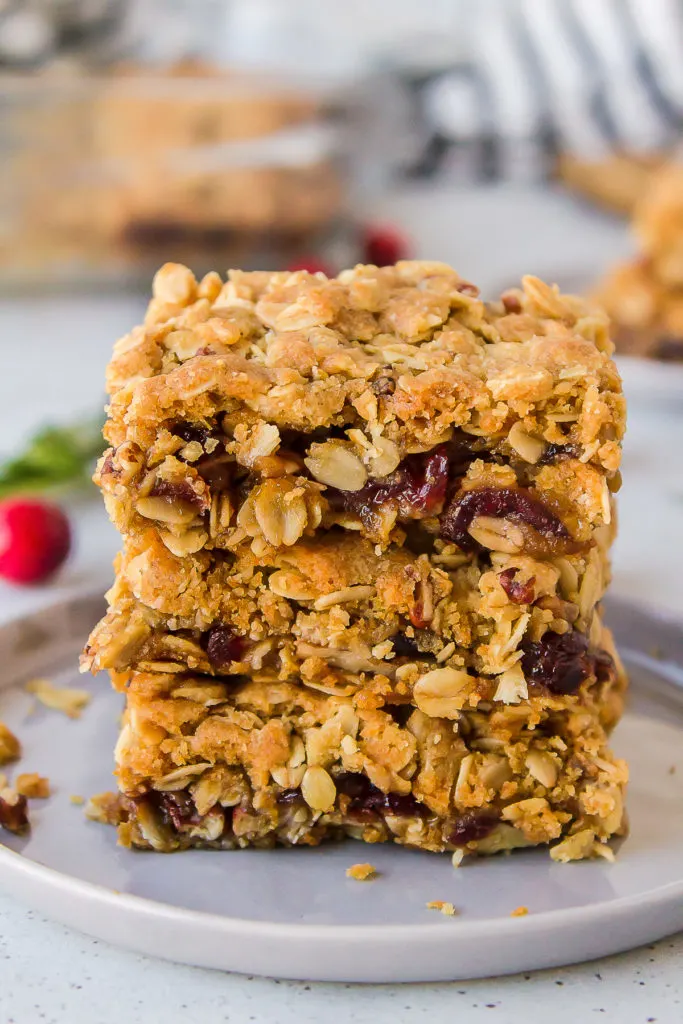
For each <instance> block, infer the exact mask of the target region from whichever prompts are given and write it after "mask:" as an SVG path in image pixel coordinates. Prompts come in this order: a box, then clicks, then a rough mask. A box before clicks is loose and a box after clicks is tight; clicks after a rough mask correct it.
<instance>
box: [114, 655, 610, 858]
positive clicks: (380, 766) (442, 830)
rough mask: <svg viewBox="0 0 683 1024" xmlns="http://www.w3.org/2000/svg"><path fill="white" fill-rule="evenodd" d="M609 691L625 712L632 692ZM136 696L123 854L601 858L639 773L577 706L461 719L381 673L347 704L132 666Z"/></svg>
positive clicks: (282, 686)
mask: <svg viewBox="0 0 683 1024" xmlns="http://www.w3.org/2000/svg"><path fill="white" fill-rule="evenodd" d="M446 671H448V670H446ZM602 685H603V688H604V689H605V691H611V694H610V693H608V692H605V693H604V694H603V696H604V698H605V700H606V701H607V702H609V700H610V699H611V700H615V699H616V701H617V703H619V702H620V699H619V692H620V690H621V687H622V683H619V682H617V681H615V680H612V681H610V682H605V683H603V684H602ZM439 700H440V701H441V704H440V706H438V707H437V703H438V701H439ZM127 702H128V712H127V721H126V724H125V725H124V728H123V731H122V734H121V737H120V740H119V743H118V746H117V760H118V768H117V771H118V777H119V784H120V787H121V789H122V792H123V794H124V795H123V797H122V798H121V801H120V803H119V807H118V811H117V814H118V819H119V837H120V841H121V842H122V843H123V844H124V845H130V846H135V847H142V848H151V849H154V850H158V851H164V852H168V851H171V850H176V849H185V848H188V847H192V846H213V847H218V848H228V849H230V848H234V847H243V846H251V845H255V846H272V845H273V844H274V843H276V842H277V843H282V844H286V845H298V844H305V845H317V844H318V843H320V842H321V841H323V840H324V839H327V838H339V837H340V836H342V835H349V836H353V837H355V838H358V839H363V840H365V841H367V842H382V841H386V840H393V841H395V842H398V843H402V844H406V845H411V846H418V847H421V848H423V849H427V850H432V851H444V850H457V849H462V850H463V851H464V852H465V853H467V854H484V853H495V852H498V851H499V850H505V849H514V848H516V847H522V846H531V845H537V844H547V843H558V844H559V845H558V846H554V847H553V850H557V851H558V852H557V853H555V856H562V853H563V851H564V852H566V851H569V850H571V849H572V848H575V847H578V849H579V851H580V852H579V853H578V854H575V855H576V856H578V855H580V856H588V855H590V854H593V853H595V852H599V847H600V845H601V844H602V843H604V841H606V840H607V839H608V838H610V837H611V836H612V835H614V834H616V833H619V832H621V831H623V829H624V824H625V822H624V815H623V791H624V785H625V782H626V768H625V765H624V764H623V762H621V761H619V760H615V759H614V757H613V756H612V755H611V753H610V751H609V749H608V748H607V746H606V738H605V730H604V728H603V727H602V725H601V724H600V722H599V719H598V716H597V715H596V714H595V709H594V707H592V706H591V705H590V704H588V703H584V702H583V701H582V700H580V699H577V698H573V703H572V704H571V707H568V706H567V702H566V701H565V700H562V699H560V698H557V697H547V698H545V699H544V700H543V701H540V700H539V701H536V702H534V703H531V702H523V703H520V704H518V705H514V706H510V705H498V706H497V707H496V706H495V705H494V704H493V703H492V702H484V701H482V702H480V703H479V705H478V706H477V707H473V708H468V709H467V710H463V711H462V712H461V713H460V714H459V716H458V718H457V719H456V718H455V716H454V715H453V713H452V712H451V711H449V709H448V708H447V706H446V702H445V700H444V698H443V697H441V698H438V697H433V698H432V702H431V706H430V705H429V704H427V702H423V701H422V700H419V699H417V705H418V706H415V703H414V702H413V700H412V699H411V696H410V694H409V693H408V692H405V690H402V689H401V687H400V686H394V687H392V688H388V687H386V686H385V687H382V686H381V684H380V683H379V682H378V679H377V677H375V678H370V677H369V678H368V679H367V681H366V683H365V685H364V686H363V687H362V688H361V689H359V690H357V691H356V693H355V694H354V696H353V697H339V696H332V695H328V694H325V693H323V692H320V691H316V690H314V689H311V688H310V687H306V686H302V685H300V683H298V682H281V681H279V680H277V679H273V678H268V674H267V673H261V674H258V675H255V676H254V678H252V679H251V680H249V681H242V682H240V683H238V684H237V685H235V686H230V685H228V684H227V683H226V682H224V681H223V682H217V681H213V682H210V683H208V682H207V681H206V679H205V678H204V677H201V676H199V677H198V676H194V675H192V674H183V675H175V674H166V675H164V674H161V673H134V674H133V676H132V678H131V679H130V681H129V684H128V687H127ZM423 708H425V709H424V710H423ZM569 859H573V858H572V857H570V858H569Z"/></svg>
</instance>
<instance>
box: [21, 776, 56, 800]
mask: <svg viewBox="0 0 683 1024" xmlns="http://www.w3.org/2000/svg"><path fill="white" fill-rule="evenodd" d="M14 786H15V789H16V791H17V793H19V794H20V796H27V797H29V798H31V799H32V800H46V799H47V797H49V795H50V780H49V779H47V778H45V776H43V775H39V774H38V772H25V773H24V774H23V775H19V776H17V779H16V782H15V784H14Z"/></svg>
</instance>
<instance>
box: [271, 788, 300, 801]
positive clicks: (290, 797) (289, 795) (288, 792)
mask: <svg viewBox="0 0 683 1024" xmlns="http://www.w3.org/2000/svg"><path fill="white" fill-rule="evenodd" d="M300 800H303V797H302V795H301V790H300V789H283V790H282V792H281V793H278V795H277V802H278V803H279V804H296V803H298V802H299V801H300Z"/></svg>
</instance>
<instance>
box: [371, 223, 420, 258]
mask: <svg viewBox="0 0 683 1024" xmlns="http://www.w3.org/2000/svg"><path fill="white" fill-rule="evenodd" d="M409 255H410V244H409V242H408V239H407V238H406V237H405V235H403V234H402V233H401V232H400V231H398V230H397V229H396V228H394V227H391V226H390V225H383V224H369V225H368V226H367V227H366V228H365V231H364V234H363V260H364V262H365V263H372V264H373V265H374V266H375V267H389V266H391V265H392V264H394V263H398V261H399V260H406V259H408V258H409Z"/></svg>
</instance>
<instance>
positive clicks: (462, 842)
mask: <svg viewBox="0 0 683 1024" xmlns="http://www.w3.org/2000/svg"><path fill="white" fill-rule="evenodd" d="M497 824H498V817H497V816H496V815H495V814H478V813H477V812H476V811H467V813H465V814H462V815H461V816H460V817H459V818H457V819H456V821H455V824H454V825H453V827H452V828H451V830H450V832H449V834H448V841H449V843H452V844H453V846H466V845H467V843H475V842H478V841H479V840H480V839H486V837H487V836H489V835H491V833H492V832H493V830H494V828H495V827H496V825H497Z"/></svg>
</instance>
